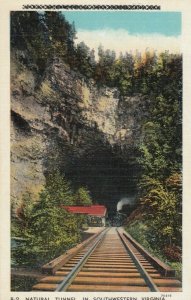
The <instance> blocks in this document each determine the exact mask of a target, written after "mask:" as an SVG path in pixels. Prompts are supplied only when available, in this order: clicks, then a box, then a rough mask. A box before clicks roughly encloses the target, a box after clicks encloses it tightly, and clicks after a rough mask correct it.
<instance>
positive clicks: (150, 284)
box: [116, 228, 160, 292]
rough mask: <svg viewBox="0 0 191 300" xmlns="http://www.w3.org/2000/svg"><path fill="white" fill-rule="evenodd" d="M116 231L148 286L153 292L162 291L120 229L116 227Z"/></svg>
mask: <svg viewBox="0 0 191 300" xmlns="http://www.w3.org/2000/svg"><path fill="white" fill-rule="evenodd" d="M116 231H117V233H118V235H119V237H120V239H121V241H122V243H123V245H124V246H125V248H126V250H127V251H128V253H129V255H130V256H131V258H132V260H133V261H134V263H135V265H136V267H137V269H138V270H139V272H140V273H141V275H142V276H143V278H144V280H145V282H146V284H147V286H148V287H149V289H150V291H151V292H160V291H159V289H158V287H157V286H156V284H155V283H154V282H153V280H152V278H151V276H150V275H149V274H148V272H147V271H146V270H145V268H144V266H143V265H142V264H141V262H140V261H139V260H138V258H137V257H136V255H135V254H134V253H133V251H132V250H131V249H130V248H129V247H128V245H127V244H126V242H125V238H124V237H123V236H122V235H121V233H119V231H118V229H117V228H116Z"/></svg>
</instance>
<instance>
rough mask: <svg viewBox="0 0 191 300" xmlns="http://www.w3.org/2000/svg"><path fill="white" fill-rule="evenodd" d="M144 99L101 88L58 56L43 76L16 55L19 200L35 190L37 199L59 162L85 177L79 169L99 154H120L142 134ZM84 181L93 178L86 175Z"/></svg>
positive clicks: (14, 158) (14, 154)
mask: <svg viewBox="0 0 191 300" xmlns="http://www.w3.org/2000/svg"><path fill="white" fill-rule="evenodd" d="M140 99H141V98H140V96H139V95H136V96H134V97H127V98H125V99H121V98H120V95H119V92H118V91H117V89H111V88H108V87H101V88H98V87H97V86H96V84H95V83H94V82H93V81H89V82H87V81H85V79H84V78H83V77H82V76H81V75H80V74H79V73H77V72H74V71H72V70H71V69H70V68H69V67H68V66H67V65H66V64H64V63H63V62H61V61H59V59H55V60H54V61H53V62H52V63H51V64H50V66H49V68H47V69H46V72H45V73H44V76H43V78H40V79H39V78H38V75H37V74H36V73H35V72H34V71H31V70H29V69H28V68H26V66H24V64H22V63H21V62H19V61H18V60H17V59H15V57H14V56H13V57H12V61H11V111H12V113H11V195H12V199H13V205H14V206H15V205H16V206H17V205H19V203H20V201H21V199H22V194H23V193H25V192H31V193H32V194H33V197H34V199H35V198H37V197H38V193H39V191H40V190H41V189H42V186H43V184H44V182H45V174H46V171H47V170H48V169H50V168H52V167H54V166H58V167H59V168H61V169H62V171H63V172H64V173H67V174H68V176H69V177H70V176H74V177H75V176H77V177H76V178H75V180H76V182H77V181H79V180H81V179H79V178H80V174H78V171H79V168H81V167H80V166H81V165H83V166H84V165H89V169H91V161H96V159H97V158H95V157H94V156H96V155H98V156H100V155H103V157H107V156H110V157H115V158H116V157H117V156H118V154H117V151H118V150H116V149H122V148H123V147H125V149H126V150H125V151H126V153H128V149H130V148H132V147H133V146H134V144H135V142H136V139H137V136H138V134H139V127H138V122H137V120H138V119H140V118H141V116H142V115H143V114H144V113H145V112H146V108H144V107H143V106H142V105H143V104H142V101H141V100H140ZM141 110H142V113H140V111H141ZM100 149H101V150H100ZM96 151H97V152H96ZM100 151H101V152H100ZM96 153H97V154H96ZM104 155H105V156H104ZM125 156H126V162H127V155H126V154H125ZM90 158H91V159H90ZM107 159H108V158H107ZM80 160H81V162H80ZM114 160H115V159H114ZM99 163H100V162H99ZM102 163H103V162H101V164H102ZM109 164H110V163H109ZM116 164H117V163H116ZM121 164H123V162H121ZM109 167H110V165H109ZM75 168H76V169H75ZM74 169H75V171H74ZM98 169H99V166H98ZM87 170H88V167H87V168H86V172H88V171H87ZM84 172H85V171H84ZM92 172H93V171H92ZM95 172H96V171H95V170H94V173H95ZM118 172H120V171H119V170H118ZM76 174H78V175H79V176H78V175H76ZM86 175H87V177H88V176H89V175H88V174H86ZM98 176H99V174H97V177H98ZM100 176H101V175H100ZM106 176H107V175H106ZM82 177H83V176H82ZM85 177H86V176H85ZM82 181H83V179H82ZM83 183H84V184H87V183H88V182H87V181H86V178H85V179H84V182H83ZM90 188H91V187H90Z"/></svg>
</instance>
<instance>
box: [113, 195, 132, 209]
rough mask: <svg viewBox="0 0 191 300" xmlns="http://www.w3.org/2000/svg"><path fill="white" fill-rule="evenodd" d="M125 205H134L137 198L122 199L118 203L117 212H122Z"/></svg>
mask: <svg viewBox="0 0 191 300" xmlns="http://www.w3.org/2000/svg"><path fill="white" fill-rule="evenodd" d="M124 204H129V205H134V204H135V197H124V198H121V199H120V201H119V202H118V203H117V211H119V210H121V209H122V207H123V205H124Z"/></svg>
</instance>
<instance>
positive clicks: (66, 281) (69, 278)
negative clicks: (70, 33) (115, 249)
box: [55, 229, 109, 292]
mask: <svg viewBox="0 0 191 300" xmlns="http://www.w3.org/2000/svg"><path fill="white" fill-rule="evenodd" d="M108 230H109V229H105V230H104V231H102V232H101V233H100V235H99V236H98V238H97V239H96V241H95V242H94V244H93V245H92V246H91V248H90V249H89V250H88V252H86V253H85V254H84V256H83V257H82V258H81V259H80V261H79V262H78V263H77V264H76V265H75V266H74V268H73V269H72V270H71V271H70V272H69V273H68V275H67V276H66V277H65V278H64V280H63V281H62V282H61V283H60V284H59V285H58V286H57V288H56V290H55V292H63V291H66V289H67V287H68V286H69V285H70V284H71V282H72V280H73V278H74V277H75V275H76V274H77V273H78V272H79V271H80V270H81V268H82V267H83V265H84V264H85V263H86V261H87V260H88V258H89V256H90V255H91V254H92V252H93V251H94V249H95V248H96V247H97V245H98V244H99V243H100V242H101V240H102V239H103V237H104V236H105V234H106V232H108Z"/></svg>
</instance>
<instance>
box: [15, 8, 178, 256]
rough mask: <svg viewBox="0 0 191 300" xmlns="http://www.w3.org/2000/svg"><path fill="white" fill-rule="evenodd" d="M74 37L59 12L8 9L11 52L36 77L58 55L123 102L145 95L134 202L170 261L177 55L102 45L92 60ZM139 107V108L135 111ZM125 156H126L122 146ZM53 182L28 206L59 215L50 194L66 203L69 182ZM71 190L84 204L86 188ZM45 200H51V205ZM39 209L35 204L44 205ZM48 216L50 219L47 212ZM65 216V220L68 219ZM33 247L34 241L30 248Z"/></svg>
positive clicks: (174, 226) (174, 237)
mask: <svg viewBox="0 0 191 300" xmlns="http://www.w3.org/2000/svg"><path fill="white" fill-rule="evenodd" d="M75 37H76V30H75V27H74V24H72V25H71V24H69V23H68V22H67V21H66V19H65V17H64V15H63V14H62V13H61V12H44V13H37V12H12V17H11V46H12V50H14V51H15V52H16V55H17V58H18V59H19V60H20V61H22V63H23V64H25V65H26V66H27V67H28V68H30V69H31V70H33V71H34V72H36V73H37V74H39V75H40V78H43V74H44V72H45V70H46V68H47V66H48V65H49V64H50V62H51V61H52V60H53V59H54V58H55V57H56V58H57V57H58V58H60V59H61V60H63V61H64V62H66V63H67V64H68V65H69V66H70V67H71V69H72V70H74V71H75V72H78V73H79V74H81V75H82V76H83V78H85V80H86V81H88V80H90V79H91V80H94V82H95V83H96V84H97V86H98V87H100V86H104V85H106V86H109V87H115V88H117V89H118V90H119V94H120V96H119V98H120V105H121V107H123V104H124V103H125V101H126V98H127V97H128V96H132V95H136V94H140V95H143V96H144V98H143V99H144V100H143V101H144V105H145V111H146V113H145V115H144V116H143V118H142V120H141V126H140V132H139V139H138V140H136V145H134V146H133V147H134V152H133V151H132V153H134V154H132V155H134V157H133V159H134V160H136V162H137V164H138V166H139V178H138V179H137V183H138V181H139V185H138V184H137V190H138V199H139V203H138V205H140V206H142V208H143V211H144V214H143V215H142V219H143V220H142V221H143V222H144V225H145V226H146V228H147V234H146V235H145V237H146V239H147V240H148V241H149V242H150V243H154V245H156V247H160V248H161V249H163V252H164V254H166V255H167V256H170V258H171V259H172V258H173V255H174V253H175V252H176V253H178V254H177V258H176V259H178V260H180V247H181V212H182V211H181V165H182V158H181V148H182V145H181V141H182V131H181V130H182V126H181V123H182V120H181V117H182V116H181V114H182V111H181V108H182V58H181V55H178V54H170V53H168V52H164V53H158V54H157V53H155V52H150V51H148V50H146V51H145V53H144V54H140V53H139V52H137V53H136V54H135V55H133V54H131V53H125V54H121V55H120V56H119V57H116V54H115V52H114V51H112V50H108V49H107V50H104V49H103V47H101V46H100V48H99V50H98V61H96V60H95V55H94V50H93V49H89V48H88V46H87V45H85V43H80V44H78V45H75ZM142 104H143V103H142ZM140 113H141V112H140V111H139V109H137V114H140ZM134 117H135V116H134ZM126 139H128V137H127V138H126ZM124 149H125V147H124ZM124 155H126V156H128V153H126V152H125V150H124V151H123V156H124ZM55 178H56V177H55ZM53 182H54V183H55V184H54V188H52V187H53V186H52V183H51V179H47V185H46V187H45V191H44V192H43V193H41V194H40V202H39V203H38V204H36V205H34V208H32V212H34V210H35V209H36V208H37V205H42V207H43V205H45V207H46V209H47V211H49V209H51V212H50V216H51V214H53V215H54V216H57V213H58V211H57V208H55V204H56V203H54V206H53V203H52V204H51V201H53V199H55V201H62V199H65V201H66V202H65V203H67V204H68V203H71V199H75V197H73V198H72V197H71V195H72V194H71V191H70V189H69V187H68V185H67V183H66V182H65V183H64V184H63V188H62V189H63V190H62V189H60V188H57V184H58V185H59V179H58V178H57V179H56V180H55V179H53ZM63 195H64V198H63V197H62V196H63ZM76 195H81V196H83V197H84V201H85V202H84V203H88V201H89V200H88V201H87V199H86V197H87V193H86V191H83V193H82V191H81V190H78V192H77V194H76ZM49 202H50V203H49ZM80 203H81V202H80ZM57 204H58V203H57ZM59 204H60V203H59ZM31 205H32V204H31ZM46 205H47V206H46ZM49 205H52V206H51V208H50V207H49ZM42 207H41V206H40V207H38V209H43V208H42ZM32 214H33V213H32ZM47 219H48V218H47ZM51 219H52V217H50V218H49V220H51ZM54 219H55V222H57V223H56V224H53V228H57V230H58V227H59V226H61V228H62V226H64V224H62V225H60V223H59V222H60V221H59V220H58V221H56V220H57V217H55V218H54ZM67 220H68V219H67V218H66V223H67V222H68V221H67ZM36 222H37V221H36ZM38 222H39V221H38ZM29 223H30V224H31V223H32V225H31V226H33V229H32V233H31V232H28V231H27V235H28V236H36V235H38V234H39V233H38V232H37V231H38V230H37V228H39V226H41V224H37V223H35V222H34V223H33V222H31V221H29ZM35 224H36V225H35ZM75 224H76V220H73V225H72V226H74V228H75V230H77V229H76V227H75V226H76V225H75ZM132 224H133V222H132ZM35 230H36V231H35ZM62 230H65V232H66V235H65V240H67V238H68V235H67V234H68V233H67V230H66V229H64V228H62ZM53 235H54V232H53ZM53 235H52V236H53ZM39 238H41V237H39ZM35 239H36V238H35ZM35 239H31V240H33V241H34V240H35ZM36 240H38V239H36ZM77 240H78V234H77V231H76V235H74V240H72V241H70V244H73V243H75V242H77ZM41 241H42V240H41ZM35 243H36V242H35ZM60 243H61V244H60V246H59V247H62V246H63V244H62V240H61V242H60ZM36 247H37V245H36V244H35V245H34V247H33V248H34V251H35V249H37V248H36ZM59 247H58V248H59ZM31 249H32V246H31ZM40 251H42V249H40V250H38V253H40ZM51 251H53V252H52V254H53V256H54V255H56V253H55V252H54V251H55V249H53V250H51Z"/></svg>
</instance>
